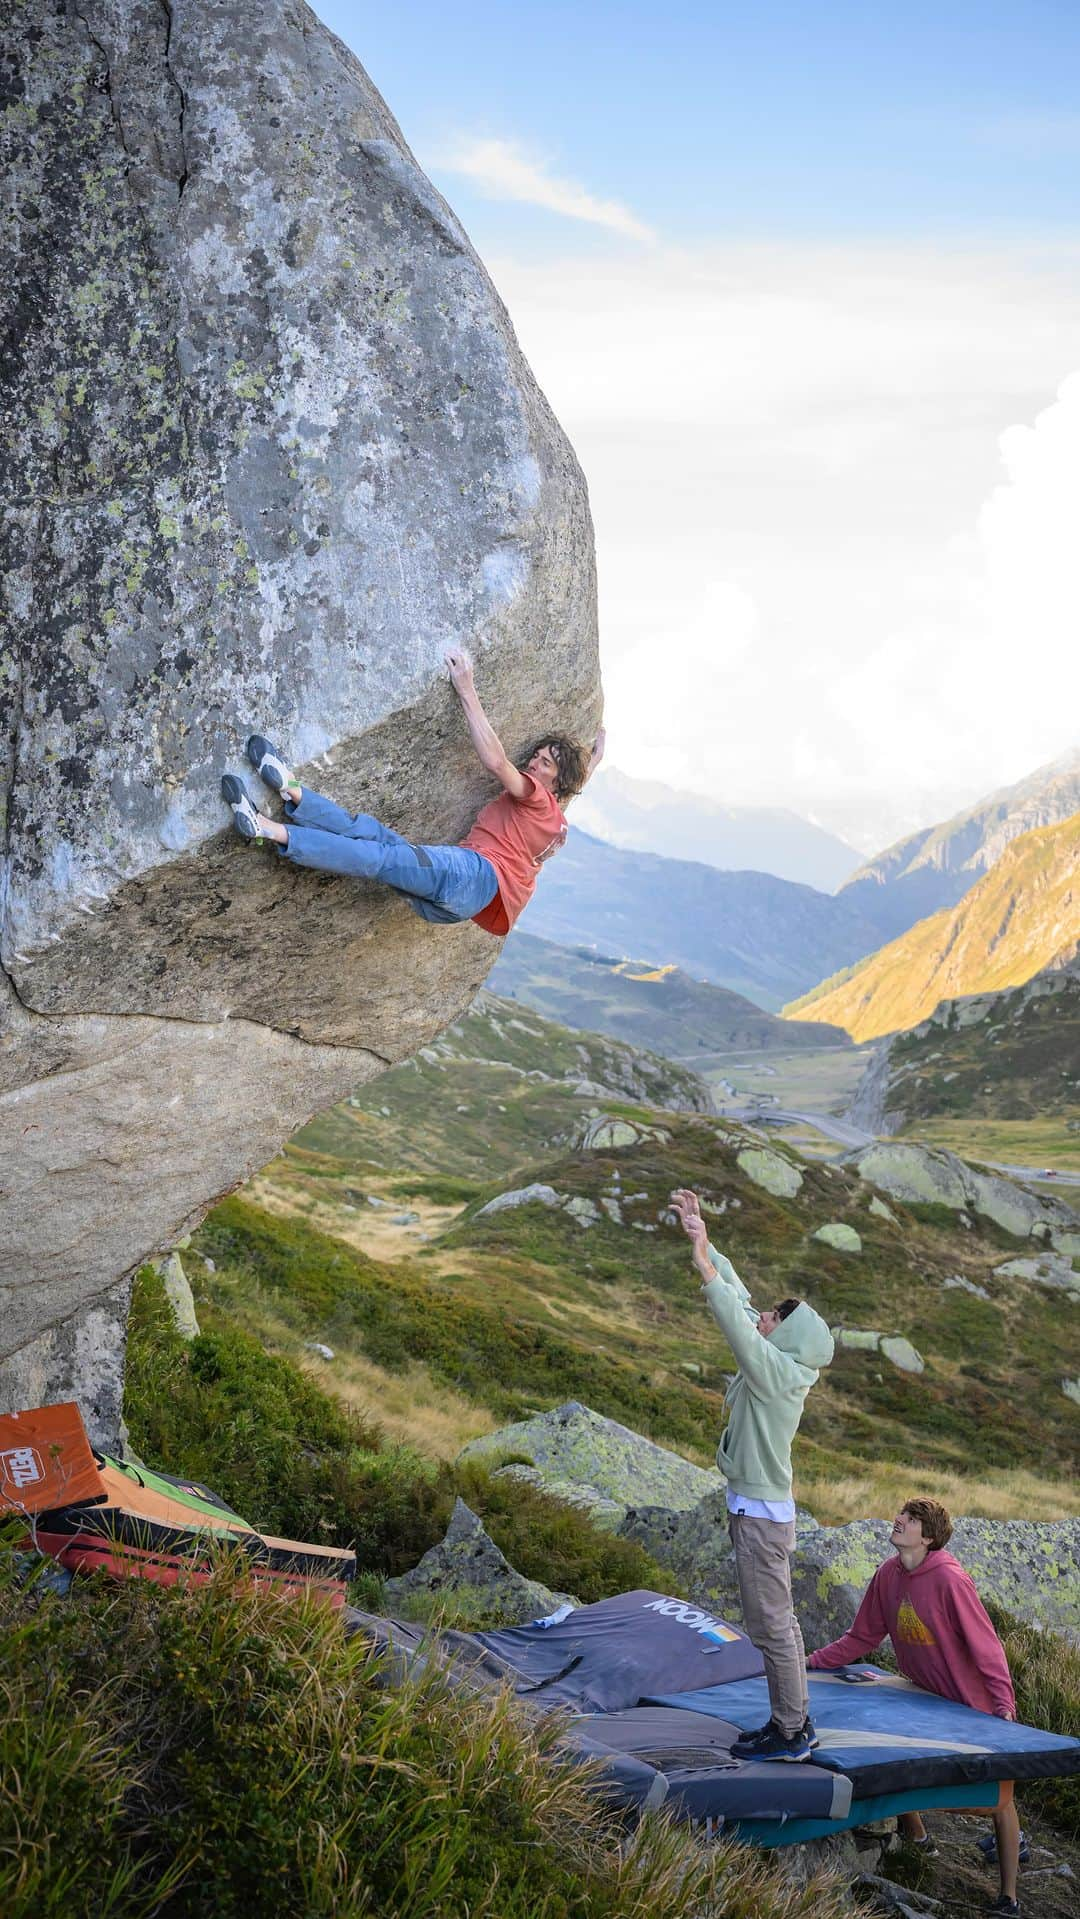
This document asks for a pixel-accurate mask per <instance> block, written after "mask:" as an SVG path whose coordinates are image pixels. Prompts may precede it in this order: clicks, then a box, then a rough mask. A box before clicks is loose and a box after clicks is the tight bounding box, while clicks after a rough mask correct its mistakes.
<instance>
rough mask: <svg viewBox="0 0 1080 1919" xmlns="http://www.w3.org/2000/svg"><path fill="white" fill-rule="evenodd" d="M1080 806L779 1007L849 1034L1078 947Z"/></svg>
mask: <svg viewBox="0 0 1080 1919" xmlns="http://www.w3.org/2000/svg"><path fill="white" fill-rule="evenodd" d="M1078 876H1080V813H1077V814H1075V815H1074V816H1073V817H1071V818H1069V819H1066V820H1062V821H1060V822H1059V823H1058V824H1057V825H1054V826H1046V827H1036V828H1035V829H1034V830H1033V831H1031V832H1029V833H1024V834H1021V835H1020V836H1019V837H1018V838H1017V839H1015V840H1012V841H1011V842H1010V844H1009V845H1008V846H1007V848H1006V850H1005V852H1004V853H1003V855H1002V857H1001V859H1000V860H999V861H998V862H997V864H996V865H995V866H992V867H991V868H990V870H989V872H988V873H985V874H984V875H983V877H982V878H981V879H980V880H979V881H978V882H977V883H976V884H975V886H973V887H972V888H971V890H970V892H968V893H966V894H965V895H964V897H963V899H962V900H960V901H959V903H958V904H957V905H956V906H953V907H945V908H943V909H942V910H941V911H940V912H938V913H934V914H932V915H931V916H930V917H929V918H928V919H924V920H921V921H919V922H918V923H917V925H915V926H914V927H911V928H910V929H909V930H908V931H907V932H906V933H904V934H901V936H900V937H899V938H898V939H894V940H891V941H889V943H888V944H887V945H885V946H882V947H881V948H879V950H878V951H877V952H876V953H872V954H870V955H869V956H868V957H867V958H866V959H863V960H861V961H860V962H859V963H858V964H856V965H855V966H853V967H851V968H849V969H848V970H847V973H846V975H845V976H842V977H834V978H832V979H826V980H823V981H822V983H821V984H820V985H819V986H818V987H816V988H815V989H814V991H813V992H811V993H807V994H804V995H803V996H802V997H801V998H800V999H798V1000H794V1001H792V1002H791V1004H790V1005H788V1006H787V1007H785V1008H784V1017H785V1018H787V1019H802V1018H804V1017H806V1016H807V1015H809V1016H810V1017H811V1018H814V1019H818V1020H825V1021H827V1022H829V1023H830V1024H833V1025H837V1026H842V1027H843V1028H844V1030H845V1031H846V1032H848V1033H850V1034H851V1036H852V1038H853V1039H855V1040H857V1041H859V1042H862V1041H864V1040H870V1039H879V1038H882V1037H884V1035H886V1034H888V1033H897V1032H907V1031H909V1030H910V1029H911V1028H912V1027H914V1026H917V1025H918V1024H919V1022H920V1021H922V1020H925V1019H927V1018H929V1016H930V1015H931V1014H932V1013H933V1011H934V1009H935V1007H936V1006H937V1005H938V1004H939V1003H940V1002H941V1001H942V1000H954V999H959V998H962V997H964V996H965V995H967V994H971V993H989V992H995V991H1003V990H1005V989H1007V988H1009V987H1013V986H1022V985H1024V984H1025V983H1026V981H1028V980H1030V979H1031V978H1032V977H1033V976H1034V975H1035V974H1036V973H1039V972H1042V971H1044V970H1045V969H1047V968H1051V967H1061V966H1065V965H1068V964H1069V963H1070V961H1071V960H1072V959H1073V958H1074V957H1075V956H1076V954H1077V952H1078V951H1080V886H1078Z"/></svg>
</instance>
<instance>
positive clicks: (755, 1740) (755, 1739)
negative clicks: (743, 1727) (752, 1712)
mask: <svg viewBox="0 0 1080 1919" xmlns="http://www.w3.org/2000/svg"><path fill="white" fill-rule="evenodd" d="M778 1731H779V1727H778V1726H777V1723H776V1721H775V1719H766V1721H765V1724H764V1725H763V1726H757V1727H755V1729H754V1731H753V1732H743V1733H740V1734H739V1737H738V1738H737V1739H735V1740H733V1741H732V1746H731V1754H732V1758H734V1759H744V1758H745V1757H746V1754H747V1752H748V1751H749V1750H750V1748H751V1746H757V1745H760V1743H761V1741H762V1740H763V1739H767V1738H768V1737H769V1734H770V1733H773V1732H778Z"/></svg>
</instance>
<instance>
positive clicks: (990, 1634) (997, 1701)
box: [806, 1550, 1016, 1719]
mask: <svg viewBox="0 0 1080 1919" xmlns="http://www.w3.org/2000/svg"><path fill="white" fill-rule="evenodd" d="M886 1636H888V1638H890V1639H891V1640H892V1643H893V1651H894V1652H895V1654H896V1663H897V1665H898V1666H899V1668H900V1671H901V1672H902V1673H903V1674H904V1675H905V1677H906V1678H908V1679H911V1680H913V1681H914V1683H915V1685H916V1686H922V1687H923V1689H924V1690H925V1691H926V1692H936V1693H940V1694H941V1696H942V1698H944V1699H957V1700H959V1701H960V1703H961V1705H964V1706H974V1707H975V1709H976V1711H977V1712H990V1713H994V1714H995V1715H996V1717H997V1718H999V1719H1007V1718H1009V1717H1010V1716H1011V1715H1012V1714H1014V1713H1015V1711H1016V1697H1015V1694H1014V1693H1013V1684H1012V1678H1011V1675H1010V1673H1009V1665H1008V1661H1007V1659H1006V1658H1005V1649H1004V1647H1003V1646H1002V1643H1001V1641H1000V1639H999V1638H998V1636H997V1633H996V1632H995V1631H994V1628H993V1626H992V1625H991V1623H990V1619H989V1617H988V1615H987V1612H986V1609H985V1607H984V1606H983V1603H982V1600H981V1599H980V1598H979V1595H978V1593H977V1592H976V1590H975V1582H974V1580H973V1579H972V1578H971V1576H970V1574H969V1573H966V1572H965V1571H964V1568H963V1567H962V1566H961V1564H960V1561H959V1560H958V1559H954V1558H953V1556H952V1553H947V1552H944V1551H940V1550H939V1551H937V1552H928V1553H927V1555H926V1558H925V1559H924V1560H923V1562H922V1565H921V1566H916V1568H915V1570H914V1572H910V1573H909V1572H905V1571H904V1567H903V1563H902V1561H901V1559H900V1556H899V1554H896V1555H895V1556H894V1557H893V1558H892V1559H886V1560H885V1562H884V1564H883V1565H881V1566H879V1567H878V1569H877V1572H876V1573H875V1574H874V1577H873V1579H872V1580H871V1581H870V1584H869V1585H868V1587H867V1588H866V1591H865V1593H864V1594H863V1598H862V1604H861V1605H860V1607H859V1610H858V1612H857V1613H856V1614H855V1621H854V1624H853V1625H852V1627H851V1630H850V1632H846V1633H845V1634H844V1636H843V1638H842V1639H834V1640H833V1642H832V1645H831V1646H822V1647H821V1648H820V1650H819V1651H818V1652H814V1653H811V1654H810V1657H809V1659H808V1660H807V1662H806V1663H807V1665H808V1666H811V1667H813V1668H814V1669H815V1670H816V1671H818V1672H828V1671H830V1670H831V1669H832V1668H834V1667H836V1666H847V1665H849V1664H850V1663H851V1662H852V1661H853V1660H858V1659H866V1658H867V1657H868V1656H869V1654H870V1653H872V1652H873V1651H874V1649H875V1647H877V1646H880V1644H881V1642H882V1640H883V1639H884V1638H885V1637H886Z"/></svg>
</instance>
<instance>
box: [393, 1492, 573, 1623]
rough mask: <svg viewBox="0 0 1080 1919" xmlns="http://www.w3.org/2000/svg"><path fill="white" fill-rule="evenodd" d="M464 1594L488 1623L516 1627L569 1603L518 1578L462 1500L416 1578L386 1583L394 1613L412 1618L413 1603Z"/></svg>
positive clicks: (410, 1575)
mask: <svg viewBox="0 0 1080 1919" xmlns="http://www.w3.org/2000/svg"><path fill="white" fill-rule="evenodd" d="M459 1594H468V1595H469V1596H470V1598H473V1599H475V1600H477V1601H478V1602H479V1605H478V1610H479V1611H481V1612H482V1613H483V1614H484V1616H485V1617H487V1616H490V1618H491V1619H492V1620H498V1621H499V1622H500V1623H501V1624H504V1625H517V1626H524V1625H527V1624H528V1622H529V1621H530V1620H531V1619H539V1618H541V1617H542V1616H543V1615H544V1614H545V1613H550V1612H554V1611H555V1609H556V1607H557V1606H562V1605H565V1604H566V1602H567V1598H568V1595H567V1594H566V1593H557V1592H552V1591H551V1590H550V1589H549V1588H548V1587H547V1586H541V1585H539V1584H538V1583H537V1581H536V1580H534V1579H525V1578H523V1577H522V1575H521V1573H518V1572H515V1571H514V1568H513V1567H512V1566H511V1564H510V1562H509V1560H507V1559H505V1558H504V1557H503V1555H502V1553H501V1552H500V1551H499V1548H498V1547H497V1546H496V1544H495V1541H494V1540H493V1539H491V1538H490V1537H489V1535H488V1534H487V1533H486V1532H485V1531H484V1528H483V1525H482V1524H481V1522H480V1520H479V1519H478V1518H477V1516H476V1514H475V1513H474V1512H473V1511H472V1510H471V1508H470V1507H468V1506H467V1505H466V1504H465V1501H464V1500H463V1499H458V1500H457V1501H455V1504H454V1510H453V1513H452V1515H451V1519H450V1524H449V1526H448V1527H447V1529H446V1535H445V1537H444V1538H443V1539H442V1540H441V1541H440V1543H439V1544H438V1545H437V1546H432V1547H431V1549H430V1551H428V1552H426V1553H425V1554H424V1557H423V1559H422V1560H421V1561H420V1564H419V1565H418V1566H414V1567H413V1569H412V1571H411V1572H407V1573H402V1574H401V1576H400V1578H398V1579H388V1580H387V1582H386V1597H387V1601H388V1602H389V1606H390V1608H391V1610H393V1608H394V1607H402V1608H403V1609H404V1610H405V1611H406V1612H407V1611H408V1610H409V1602H410V1601H412V1600H415V1599H416V1598H417V1597H418V1596H421V1595H422V1596H423V1597H424V1598H430V1599H434V1600H436V1601H439V1602H442V1601H444V1600H448V1599H453V1598H455V1597H457V1596H458V1595H459ZM575 1603H576V1602H575Z"/></svg>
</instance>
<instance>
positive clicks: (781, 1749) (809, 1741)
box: [731, 1722, 818, 1764]
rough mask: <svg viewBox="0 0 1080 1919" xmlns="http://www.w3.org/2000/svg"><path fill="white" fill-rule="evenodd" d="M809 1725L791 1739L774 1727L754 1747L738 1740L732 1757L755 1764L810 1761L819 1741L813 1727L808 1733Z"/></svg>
mask: <svg viewBox="0 0 1080 1919" xmlns="http://www.w3.org/2000/svg"><path fill="white" fill-rule="evenodd" d="M807 1725H809V1722H807ZM807 1725H804V1726H802V1727H801V1728H800V1730H799V1731H798V1732H797V1733H795V1734H794V1736H793V1737H792V1738H791V1739H788V1738H786V1737H785V1735H784V1734H783V1733H782V1732H781V1731H780V1728H779V1726H773V1727H771V1729H770V1730H769V1731H768V1732H767V1733H763V1734H762V1736H761V1738H760V1739H756V1740H755V1741H754V1743H753V1745H751V1744H750V1743H749V1742H747V1744H746V1745H745V1746H744V1745H743V1744H742V1741H741V1740H737V1741H736V1743H735V1745H733V1746H732V1748H731V1751H732V1756H733V1758H735V1759H745V1760H746V1761H747V1762H748V1763H750V1762H753V1763H754V1764H757V1763H759V1762H762V1761H774V1760H778V1759H780V1760H792V1761H794V1760H801V1759H809V1757H810V1754H811V1753H812V1752H813V1750H814V1747H815V1746H816V1745H817V1743H818V1740H817V1734H816V1733H815V1732H814V1729H813V1727H812V1726H810V1727H809V1731H808V1730H807Z"/></svg>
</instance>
